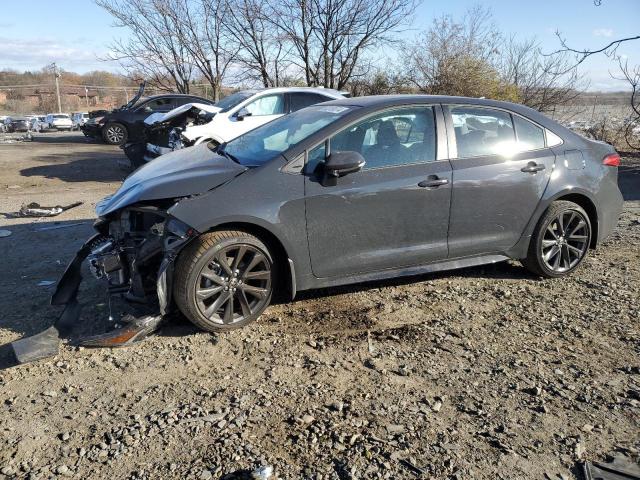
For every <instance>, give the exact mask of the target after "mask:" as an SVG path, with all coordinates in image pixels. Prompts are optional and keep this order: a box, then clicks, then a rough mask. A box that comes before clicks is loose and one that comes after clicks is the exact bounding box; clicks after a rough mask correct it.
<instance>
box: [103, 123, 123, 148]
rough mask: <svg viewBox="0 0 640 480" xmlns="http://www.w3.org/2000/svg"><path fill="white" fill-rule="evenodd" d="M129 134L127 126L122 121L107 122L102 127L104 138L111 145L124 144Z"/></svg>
mask: <svg viewBox="0 0 640 480" xmlns="http://www.w3.org/2000/svg"><path fill="white" fill-rule="evenodd" d="M128 136H129V134H128V132H127V129H126V127H125V126H124V125H122V124H121V123H107V124H106V125H105V126H104V127H103V128H102V138H103V139H104V141H105V142H107V143H108V144H109V145H122V144H123V143H125V142H126V141H127V137H128Z"/></svg>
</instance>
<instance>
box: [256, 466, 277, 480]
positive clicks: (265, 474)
mask: <svg viewBox="0 0 640 480" xmlns="http://www.w3.org/2000/svg"><path fill="white" fill-rule="evenodd" d="M272 475H273V467H272V466H270V465H266V466H264V467H260V468H256V469H255V470H254V471H253V472H251V478H253V480H269V479H270V478H271V476H272Z"/></svg>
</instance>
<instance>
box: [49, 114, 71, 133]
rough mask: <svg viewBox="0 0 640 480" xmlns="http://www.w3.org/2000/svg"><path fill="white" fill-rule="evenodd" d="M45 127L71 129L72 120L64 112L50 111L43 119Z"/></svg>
mask: <svg viewBox="0 0 640 480" xmlns="http://www.w3.org/2000/svg"><path fill="white" fill-rule="evenodd" d="M45 123H46V124H47V128H50V129H55V130H71V129H72V128H73V122H72V121H71V117H69V115H67V114H66V113H50V114H49V115H47V118H46V120H45Z"/></svg>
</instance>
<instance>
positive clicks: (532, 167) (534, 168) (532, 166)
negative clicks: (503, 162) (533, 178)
mask: <svg viewBox="0 0 640 480" xmlns="http://www.w3.org/2000/svg"><path fill="white" fill-rule="evenodd" d="M544 169H545V166H544V165H539V164H537V163H536V162H529V163H527V166H526V167H522V168H521V169H520V171H521V172H525V173H536V172H539V171H540V170H544Z"/></svg>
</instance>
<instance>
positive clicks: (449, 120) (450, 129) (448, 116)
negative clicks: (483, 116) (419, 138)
mask: <svg viewBox="0 0 640 480" xmlns="http://www.w3.org/2000/svg"><path fill="white" fill-rule="evenodd" d="M456 107H468V108H477V109H485V110H497V111H500V112H504V113H507V114H509V115H510V117H511V125H512V126H513V133H514V136H515V139H516V142H517V141H518V130H517V129H516V124H515V122H514V121H513V117H514V116H516V117H520V118H522V119H523V120H525V121H527V122H529V123H532V124H534V125H535V126H536V127H538V128H541V129H542V133H543V137H544V147H542V148H534V149H532V150H522V151H520V152H517V153H516V155H520V154H522V153H529V152H540V151H542V150H547V149H550V148H551V147H550V146H549V142H548V139H547V130H549V129H548V128H547V127H544V126H542V125H540V124H539V123H538V122H535V121H534V120H531V119H530V118H528V117H525V116H524V115H521V114H519V113H517V112H514V111H512V110H508V109H506V108H502V107H494V106H491V105H473V104H468V103H447V104H445V105H443V110H444V112H445V123H446V126H447V139H448V140H449V152H450V153H453V154H454V155H452V156H450V157H449V160H451V161H454V160H468V159H472V158H482V157H501V155H500V154H498V153H490V154H486V155H472V156H469V157H459V156H458V143H457V139H456V132H455V129H454V126H453V115H452V113H451V110H452V109H453V108H456ZM549 131H551V130H549ZM551 133H553V134H554V135H556V136H557V137H558V138H560V140H562V143H560V144H558V145H562V144H563V143H564V140H563V139H562V137H560V135H558V134H557V133H555V132H553V131H551ZM554 146H557V145H554Z"/></svg>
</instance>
